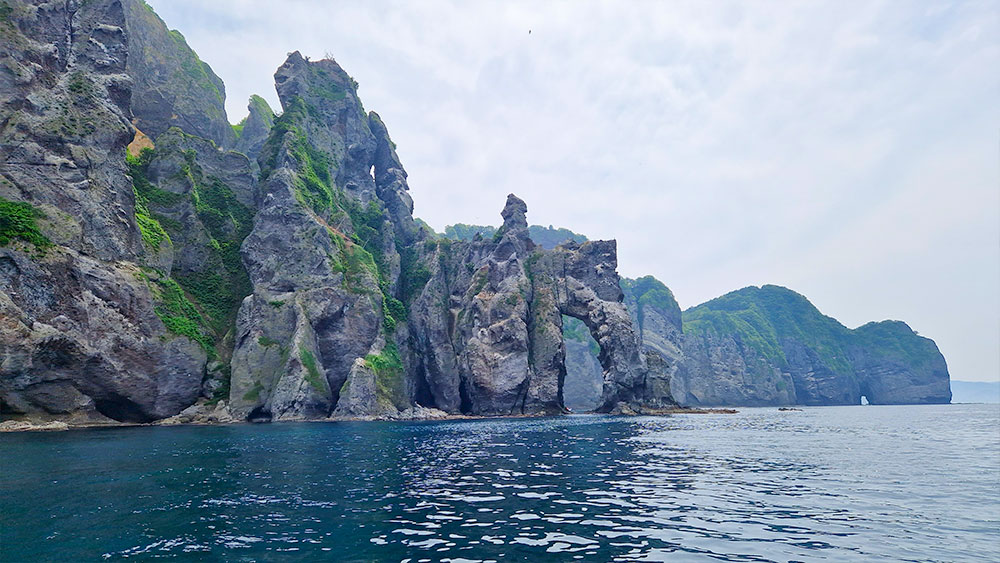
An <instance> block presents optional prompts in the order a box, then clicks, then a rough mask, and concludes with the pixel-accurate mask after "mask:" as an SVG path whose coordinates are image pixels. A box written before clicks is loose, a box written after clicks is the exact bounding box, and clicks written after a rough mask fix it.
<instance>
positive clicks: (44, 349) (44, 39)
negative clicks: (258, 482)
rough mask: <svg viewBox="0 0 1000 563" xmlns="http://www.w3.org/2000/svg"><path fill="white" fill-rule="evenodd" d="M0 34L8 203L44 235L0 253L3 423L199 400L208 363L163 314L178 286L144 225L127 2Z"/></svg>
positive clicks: (140, 415) (40, 14)
mask: <svg viewBox="0 0 1000 563" xmlns="http://www.w3.org/2000/svg"><path fill="white" fill-rule="evenodd" d="M10 6H11V8H12V10H11V11H10V13H9V14H8V15H7V17H6V18H5V19H4V21H2V22H0V26H2V28H3V29H2V32H3V33H2V34H0V59H2V61H3V64H4V66H5V67H6V68H7V69H8V70H9V72H2V73H0V101H2V106H0V107H2V108H3V116H2V122H3V123H4V127H3V129H2V130H0V177H2V180H0V197H3V198H4V199H6V200H10V201H16V202H26V203H29V204H31V205H32V206H34V208H35V209H36V210H37V212H38V214H39V216H38V217H37V223H38V229H39V231H40V233H41V235H42V237H44V238H43V239H36V242H35V243H32V242H28V241H25V240H20V239H18V238H17V237H15V238H14V239H12V240H10V241H8V242H7V243H6V245H5V246H4V247H2V248H0V398H2V408H3V410H4V412H5V413H13V414H27V415H32V414H42V415H66V416H72V417H77V418H85V419H86V418H89V419H103V418H104V417H108V418H111V419H115V420H120V421H149V420H154V419H158V418H163V417H166V416H170V415H171V414H175V413H177V412H179V411H180V410H182V409H184V408H185V407H187V406H188V405H190V404H191V403H193V402H194V400H195V399H196V397H197V396H198V393H199V392H200V390H201V382H202V378H203V374H204V366H205V363H206V352H205V351H204V349H203V348H202V347H201V346H199V344H198V343H196V342H195V341H193V340H191V339H189V338H187V337H183V336H178V335H176V334H174V333H172V332H170V331H169V330H168V329H167V327H166V325H165V324H164V321H163V318H161V315H160V314H159V308H160V307H162V306H163V303H164V296H165V292H167V291H168V289H169V286H168V285H164V282H163V280H162V279H161V278H159V277H158V275H157V274H156V273H155V272H147V271H145V270H143V269H141V268H140V267H139V264H141V263H143V262H145V261H146V260H150V259H153V258H154V255H155V252H153V251H152V250H151V249H149V248H147V247H146V246H145V245H144V243H143V237H142V236H141V232H140V229H139V226H138V224H137V221H136V209H135V197H134V192H133V189H132V181H131V179H130V178H129V176H127V175H126V164H125V158H124V156H125V145H126V144H127V143H128V142H129V141H130V140H131V139H132V138H133V135H134V129H133V128H132V126H131V125H130V124H129V117H130V111H129V102H130V99H131V84H132V83H131V80H130V78H129V77H128V75H127V74H126V53H127V49H128V44H127V33H126V32H125V29H124V26H125V15H124V12H123V10H122V6H121V4H120V3H119V2H116V1H112V0H104V1H100V0H93V1H90V2H75V1H63V2H59V1H56V2H47V3H44V4H43V3H26V2H12V3H10ZM44 239H47V240H48V241H51V244H50V243H47V242H46V243H43V242H42V241H43V240H44Z"/></svg>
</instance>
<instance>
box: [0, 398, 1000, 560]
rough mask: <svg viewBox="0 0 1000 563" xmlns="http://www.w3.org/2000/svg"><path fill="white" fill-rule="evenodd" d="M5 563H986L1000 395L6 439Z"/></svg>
mask: <svg viewBox="0 0 1000 563" xmlns="http://www.w3.org/2000/svg"><path fill="white" fill-rule="evenodd" d="M0 460H2V466H0V469H2V472H0V518H2V520H0V560H3V561H22V560H23V561H49V560H51V561H102V560H111V561H117V560H123V559H137V560H142V561H145V560H151V559H167V560H181V561H327V560H330V561H354V560H356V561H404V560H409V561H412V562H416V561H448V560H451V561H476V560H479V561H482V560H495V561H503V560H515V561H516V560H530V561H574V560H587V561H658V560H671V561H687V560H690V561H998V560H1000V406H998V405H942V406H907V407H874V406H866V407H826V408H806V409H804V410H802V411H793V412H780V411H778V410H776V409H741V410H740V413H739V414H735V415H722V414H711V415H690V414H689V415H674V416H669V417H638V418H626V417H608V416H591V415H578V416H566V417H557V418H543V419H493V420H476V421H449V422H416V423H383V422H373V423H294V424H272V425H259V426H253V425H237V426H226V427H142V428H118V429H104V430H85V431H71V432H62V433H52V434H46V433H33V434H7V435H0Z"/></svg>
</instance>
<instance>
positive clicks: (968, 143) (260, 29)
mask: <svg viewBox="0 0 1000 563" xmlns="http://www.w3.org/2000/svg"><path fill="white" fill-rule="evenodd" d="M150 3H151V4H152V5H153V6H154V7H155V8H156V9H157V10H158V12H159V13H160V14H161V15H162V16H163V17H164V19H165V20H166V21H167V22H168V24H169V25H171V26H172V27H176V28H178V29H180V30H181V31H183V32H184V34H185V36H186V37H187V38H188V40H189V42H190V43H191V45H192V46H193V47H194V48H195V49H196V50H197V51H198V52H199V54H200V55H201V56H202V58H203V59H204V60H206V61H207V62H209V63H210V64H211V65H212V66H213V68H214V69H215V70H216V71H217V73H218V74H219V75H220V76H221V77H222V78H223V79H224V80H225V81H226V85H227V91H228V94H229V102H228V104H227V107H228V109H229V112H230V117H231V118H232V120H233V121H236V120H238V119H239V118H241V117H242V116H243V114H244V113H245V109H244V107H245V105H246V102H245V100H246V98H247V97H248V96H249V95H250V94H252V93H258V94H261V95H264V96H265V97H266V98H267V99H268V100H269V101H271V102H272V103H273V104H276V102H277V100H276V96H275V94H274V90H273V85H272V80H271V75H272V74H273V72H274V69H276V68H277V67H278V66H279V65H280V64H281V62H282V61H283V60H284V58H285V55H286V53H287V52H289V51H291V50H301V51H302V52H303V53H305V54H308V55H312V56H313V57H321V56H323V54H324V53H327V52H329V53H332V54H333V55H334V56H335V57H336V58H337V60H338V62H340V63H341V65H342V66H343V67H344V68H345V69H347V70H348V72H350V73H352V75H353V76H354V77H355V78H356V79H357V80H358V82H359V83H360V84H361V90H360V93H361V96H362V98H363V100H364V102H365V104H366V107H367V108H368V109H374V110H376V111H378V112H379V113H380V114H381V115H382V118H383V119H384V120H385V122H386V124H387V125H388V127H389V131H390V133H391V134H392V136H393V138H394V140H395V141H396V142H397V143H398V145H399V148H400V156H401V158H402V159H403V162H404V164H405V165H406V167H407V171H408V172H409V174H410V184H411V189H412V191H413V197H414V200H415V203H416V213H417V215H418V216H421V217H422V218H424V219H426V220H427V221H428V222H430V223H431V224H432V225H433V226H435V227H437V228H438V229H441V228H443V227H444V226H445V225H446V224H449V223H454V222H460V221H461V222H479V223H494V224H495V223H496V222H497V221H498V220H499V211H500V208H501V206H502V204H503V201H504V197H505V196H506V194H507V193H509V192H515V193H517V194H519V195H521V196H522V197H523V198H525V199H526V201H527V202H528V205H529V219H531V220H532V221H534V222H537V223H540V224H545V225H548V224H554V225H557V226H567V227H570V228H573V229H574V230H577V231H580V232H583V233H586V234H588V235H589V236H591V237H594V238H612V237H614V238H617V239H618V240H619V256H620V268H621V271H622V272H623V274H625V275H630V276H637V275H642V274H646V273H651V274H654V275H656V276H657V277H659V278H660V279H662V280H663V281H665V282H666V283H667V284H669V285H670V286H671V287H672V288H673V289H674V291H675V293H676V295H677V297H678V299H679V300H680V301H681V303H682V305H685V306H689V305H694V304H696V303H699V302H701V301H704V300H707V299H709V298H711V297H714V296H716V295H719V294H721V293H724V292H726V291H729V290H732V289H736V288H739V287H742V286H745V285H749V284H760V283H779V284H783V285H788V286H790V287H792V288H793V289H796V290H798V291H800V292H802V293H804V294H806V295H807V296H809V297H810V298H811V299H812V300H813V301H814V303H816V304H817V305H818V306H819V307H820V308H821V309H822V310H823V311H824V312H826V313H827V314H830V315H832V316H835V317H837V318H839V319H841V320H842V321H843V322H845V324H848V325H857V324H861V323H862V322H864V321H867V320H872V319H879V318H886V317H894V318H902V319H904V320H906V321H908V322H909V323H910V324H911V326H913V327H914V328H916V329H917V330H919V331H920V332H921V333H922V334H926V335H928V336H930V337H932V338H934V339H935V340H937V342H938V344H939V345H940V346H941V348H942V351H943V352H944V353H945V356H946V357H947V359H948V360H949V364H950V366H951V368H952V374H953V377H955V378H956V379H980V380H982V379H997V378H998V377H1000V363H998V362H1000V349H998V346H1000V344H998V342H1000V326H998V322H1000V321H998V319H1000V298H998V291H997V287H1000V226H998V223H1000V195H998V191H1000V164H998V158H997V146H998V136H997V132H998V127H1000V103H998V100H1000V73H997V72H996V69H997V68H1000V44H998V39H997V38H998V37H1000V26H998V8H997V5H996V3H995V2H991V1H989V0H986V1H981V2H960V3H951V2H937V3H933V4H931V3H921V2H861V1H849V2H842V1H840V2H825V3H820V2H780V3H779V2H756V3H735V2H734V3H724V2H712V3H705V2H638V1H636V2H615V3H607V2H544V3H537V2H535V3H527V2H485V3H467V2H419V3H412V2H365V3H355V4H350V3H341V2H337V3H330V2H323V1H320V0H290V1H289V0H286V1H283V2H280V3H279V2H270V1H265V0H245V1H240V0H216V1H213V2H204V1H200V0H199V1H195V0H169V1H167V0H150ZM529 30H531V33H530V34H529V33H528V31H529Z"/></svg>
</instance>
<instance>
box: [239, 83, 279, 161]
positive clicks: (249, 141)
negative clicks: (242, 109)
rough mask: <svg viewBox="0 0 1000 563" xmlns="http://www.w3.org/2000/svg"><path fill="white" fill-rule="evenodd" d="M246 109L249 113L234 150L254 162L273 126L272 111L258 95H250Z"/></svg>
mask: <svg viewBox="0 0 1000 563" xmlns="http://www.w3.org/2000/svg"><path fill="white" fill-rule="evenodd" d="M247 109H248V110H249V111H250V113H249V114H248V115H247V118H246V121H244V122H243V129H242V131H240V135H239V138H238V139H237V140H236V150H237V151H239V152H241V153H243V154H245V155H247V157H248V158H249V159H250V161H251V162H253V163H254V164H256V163H257V157H258V156H260V151H261V149H263V148H264V143H265V142H266V141H267V136H268V135H269V134H270V133H271V127H274V111H273V110H272V109H271V106H269V105H268V104H267V101H266V100H264V98H261V97H260V96H251V97H250V103H249V105H248V106H247Z"/></svg>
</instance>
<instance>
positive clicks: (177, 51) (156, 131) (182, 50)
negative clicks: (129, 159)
mask: <svg viewBox="0 0 1000 563" xmlns="http://www.w3.org/2000/svg"><path fill="white" fill-rule="evenodd" d="M121 4H122V6H123V7H124V11H125V24H124V26H125V29H126V31H127V33H128V64H127V71H128V74H129V76H131V77H132V79H133V80H134V83H135V86H134V87H133V89H132V102H131V106H132V113H133V114H134V116H135V121H134V123H135V126H136V127H137V128H138V129H139V130H141V131H142V132H143V133H145V134H146V135H148V136H149V137H150V138H152V139H153V140H154V141H155V140H156V139H157V138H159V136H160V135H161V134H163V133H164V132H166V131H167V129H169V128H171V127H179V128H181V129H182V130H184V131H185V132H187V133H189V134H191V135H196V136H198V137H202V138H204V139H211V140H212V141H214V142H215V143H216V144H217V145H219V146H220V147H224V148H227V149H228V148H232V147H233V146H234V145H235V143H236V134H235V133H234V132H233V128H232V126H231V125H230V124H229V119H228V118H227V117H226V106H225V103H226V87H225V85H224V84H223V83H222V80H221V79H220V78H219V77H218V76H216V75H215V73H214V72H213V71H212V67H210V66H208V64H207V63H205V62H204V61H202V60H201V59H200V58H199V57H198V55H197V54H196V53H195V52H194V51H193V50H191V48H190V47H189V46H188V44H187V41H185V39H184V36H183V35H181V33H180V32H179V31H176V30H171V29H168V28H167V26H166V24H165V23H163V20H161V19H160V17H159V16H157V15H156V13H155V12H154V11H153V9H152V8H150V7H149V5H148V4H146V2H144V1H143V0H121Z"/></svg>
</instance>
